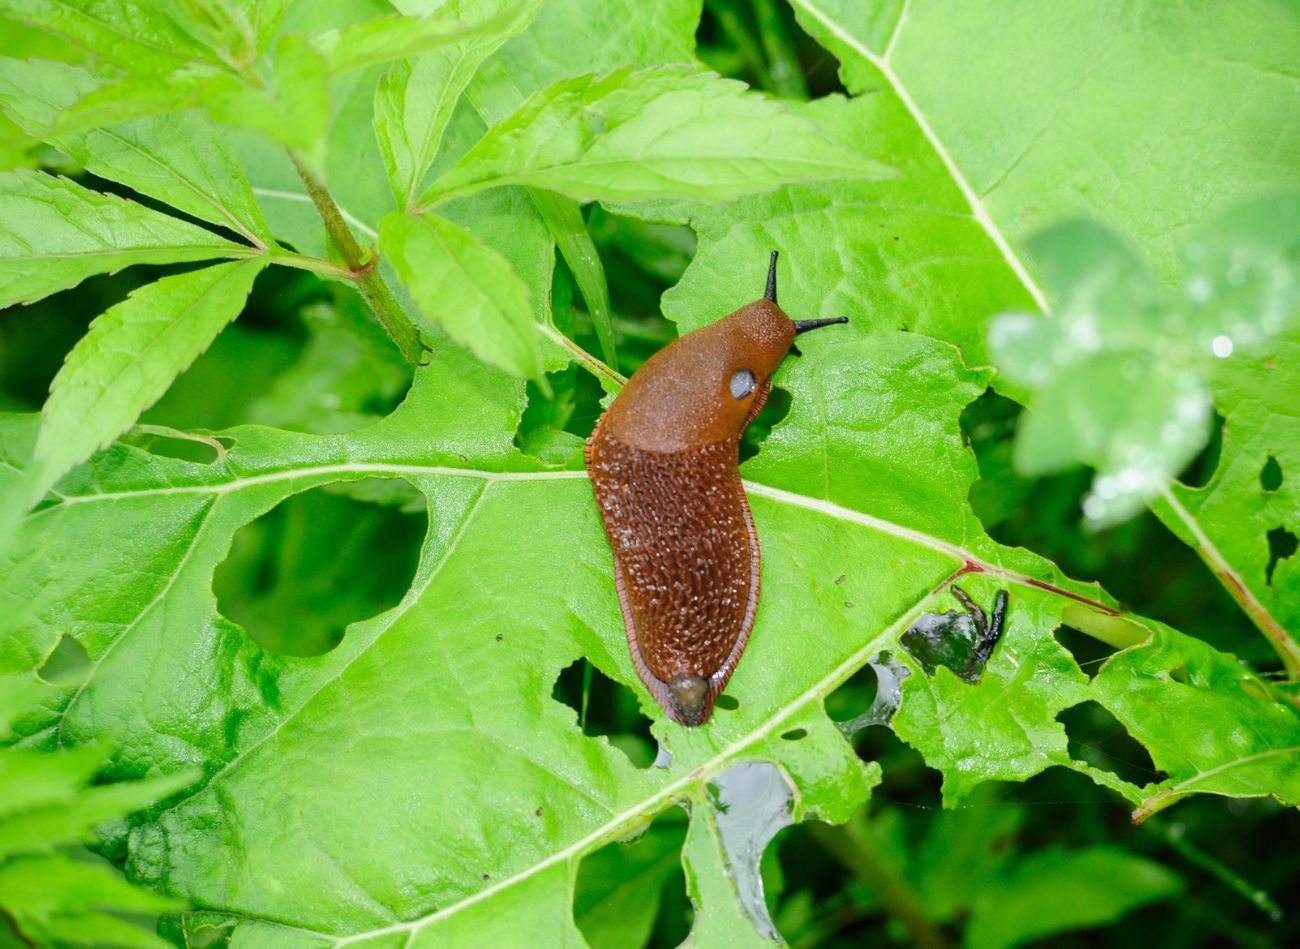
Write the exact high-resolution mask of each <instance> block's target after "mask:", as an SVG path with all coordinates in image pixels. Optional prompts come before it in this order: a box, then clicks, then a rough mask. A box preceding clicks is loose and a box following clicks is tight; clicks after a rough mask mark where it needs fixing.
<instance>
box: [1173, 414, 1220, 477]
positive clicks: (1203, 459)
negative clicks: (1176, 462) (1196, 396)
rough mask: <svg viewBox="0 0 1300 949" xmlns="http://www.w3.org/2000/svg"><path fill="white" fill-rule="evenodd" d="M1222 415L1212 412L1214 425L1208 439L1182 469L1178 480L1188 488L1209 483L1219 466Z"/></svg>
mask: <svg viewBox="0 0 1300 949" xmlns="http://www.w3.org/2000/svg"><path fill="white" fill-rule="evenodd" d="M1223 424H1224V419H1223V416H1222V415H1220V414H1219V413H1218V412H1215V413H1214V427H1213V428H1212V429H1211V430H1210V440H1209V441H1208V442H1206V443H1205V447H1204V448H1202V449H1201V451H1200V453H1199V454H1197V456H1196V457H1195V458H1193V459H1192V460H1191V462H1190V463H1188V465H1187V467H1186V468H1184V469H1183V471H1182V474H1181V475H1180V476H1179V478H1178V480H1179V481H1181V482H1182V483H1183V484H1185V485H1187V486H1188V487H1189V488H1203V487H1205V486H1206V485H1207V484H1209V483H1210V479H1211V478H1213V477H1214V472H1215V471H1216V470H1217V469H1218V467H1219V455H1220V454H1221V453H1222V452H1223Z"/></svg>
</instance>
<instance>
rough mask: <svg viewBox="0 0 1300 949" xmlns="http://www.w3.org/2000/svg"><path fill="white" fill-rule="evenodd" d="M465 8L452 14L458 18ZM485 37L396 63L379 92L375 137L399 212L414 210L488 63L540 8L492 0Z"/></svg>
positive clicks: (474, 34) (465, 38) (471, 35)
mask: <svg viewBox="0 0 1300 949" xmlns="http://www.w3.org/2000/svg"><path fill="white" fill-rule="evenodd" d="M463 6H465V4H455V5H451V6H449V7H448V8H444V9H449V10H451V11H454V12H459V11H460V10H461V8H462V7H463ZM473 6H474V7H475V8H482V9H486V10H487V11H488V12H489V15H488V16H487V18H486V20H485V21H484V22H485V24H488V25H490V26H491V28H490V29H485V30H483V31H470V32H468V33H466V34H464V35H460V36H458V37H457V38H455V39H454V40H452V41H450V42H449V43H447V45H445V46H443V47H441V48H438V49H435V50H433V51H432V52H430V53H428V54H426V55H424V56H420V57H418V58H415V59H404V60H402V61H400V62H396V63H394V64H393V65H392V67H391V68H390V69H389V70H388V72H387V74H386V75H385V76H384V78H383V79H382V80H380V83H379V88H378V89H377V90H376V92H375V120H374V121H375V134H376V136H377V137H378V138H379V148H380V151H381V152H382V153H383V156H384V165H385V167H386V168H387V170H388V178H389V181H390V183H391V184H392V187H393V194H394V195H395V196H396V197H397V202H398V205H399V207H401V208H403V209H410V208H412V207H413V206H414V203H415V197H416V195H417V194H418V193H419V190H420V185H421V183H422V181H423V178H424V175H425V173H426V172H427V171H428V170H429V167H430V166H431V165H432V164H433V159H434V157H435V156H436V155H437V152H438V145H439V144H440V143H441V141H442V137H443V133H444V132H445V131H446V128H447V123H448V122H450V121H451V113H452V110H453V109H454V108H455V107H456V103H457V102H458V101H459V100H460V95H461V93H462V92H463V91H464V90H465V87H466V86H467V85H468V84H469V81H470V80H471V79H472V78H473V77H474V74H475V72H476V71H477V70H478V68H479V66H480V65H482V63H483V61H484V60H485V59H487V58H488V57H489V56H491V55H492V53H494V52H495V51H496V50H497V49H498V48H499V47H500V46H501V44H503V43H504V42H506V40H508V39H510V38H511V37H513V36H516V35H518V34H519V33H521V32H522V31H523V30H524V29H525V28H526V27H527V26H528V24H529V23H531V22H532V20H533V18H534V17H535V16H537V11H538V10H539V9H540V3H538V2H536V0H530V2H527V3H517V2H515V0H492V2H491V3H486V4H476V5H473Z"/></svg>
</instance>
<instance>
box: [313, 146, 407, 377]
mask: <svg viewBox="0 0 1300 949" xmlns="http://www.w3.org/2000/svg"><path fill="white" fill-rule="evenodd" d="M289 158H290V160H291V161H292V162H293V167H294V168H295V169H296V170H297V172H298V177H299V178H301V179H302V183H303V185H304V186H305V187H306V188H307V194H308V195H309V196H310V197H311V200H312V203H313V204H315V205H316V210H317V212H318V213H319V214H320V216H321V220H322V221H324V222H325V230H326V232H327V233H328V234H329V236H330V239H331V240H333V241H334V246H335V247H337V248H338V250H339V253H340V254H341V255H342V257H343V262H344V263H345V264H346V265H347V271H346V272H345V274H344V275H345V276H348V277H349V278H350V279H351V280H352V281H353V282H354V283H355V284H356V287H357V291H358V292H359V293H360V294H361V297H362V299H364V300H365V301H366V304H367V305H368V306H369V307H370V309H371V311H372V312H373V313H374V314H375V316H376V317H377V318H378V319H379V322H380V323H381V324H382V325H383V327H384V330H385V331H386V332H387V333H388V335H389V337H390V338H391V339H392V341H393V342H394V343H395V344H396V345H397V348H398V349H399V350H400V351H401V353H402V356H403V358H405V359H406V361H407V362H409V363H410V364H411V365H413V366H418V365H420V363H421V362H422V361H423V355H424V346H423V345H422V344H421V342H420V336H419V332H418V331H417V330H416V328H415V325H414V324H413V323H412V322H411V321H410V319H409V318H408V317H407V315H406V313H405V312H403V310H402V307H401V305H400V304H398V302H397V299H396V298H395V297H394V296H393V292H392V290H390V289H389V288H388V284H387V283H386V282H385V281H384V278H383V275H382V274H380V272H379V268H378V267H377V266H376V263H377V261H378V258H377V256H376V255H375V254H374V252H373V251H367V250H363V249H362V248H361V245H360V244H358V243H357V239H356V237H354V236H353V234H352V229H351V228H349V227H348V223H347V221H345V220H344V219H343V212H342V211H340V210H339V206H338V205H337V204H335V203H334V197H333V195H331V194H330V193H329V189H328V188H326V187H325V184H324V183H323V182H322V181H321V180H320V179H318V178H317V177H316V176H315V175H314V174H312V172H311V171H310V170H309V169H308V168H307V167H306V166H305V165H304V164H303V163H302V161H301V160H300V159H299V158H298V156H297V155H295V154H294V153H293V152H290V153H289Z"/></svg>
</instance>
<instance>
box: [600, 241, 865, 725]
mask: <svg viewBox="0 0 1300 949" xmlns="http://www.w3.org/2000/svg"><path fill="white" fill-rule="evenodd" d="M776 259H777V254H776V252H775V251H773V252H772V259H771V263H770V265H769V268H768V275H767V292H766V294H765V295H764V298H763V299H761V300H758V301H756V302H754V303H751V304H749V306H745V307H742V308H740V309H739V310H737V311H736V312H734V313H732V314H730V315H729V316H725V317H723V318H722V319H721V320H719V321H718V322H716V323H714V324H713V325H711V326H706V327H704V328H702V329H698V330H696V331H694V332H693V333H687V334H686V335H685V336H682V337H680V338H678V339H676V340H674V341H673V342H671V343H669V344H668V345H667V346H665V347H664V348H663V349H661V350H660V351H659V352H657V353H655V355H654V356H652V357H651V358H650V359H649V360H647V361H646V363H645V364H644V365H643V366H642V367H641V368H640V369H638V370H637V371H636V372H635V373H634V374H633V375H632V378H631V379H629V380H628V382H627V385H626V386H625V387H624V388H623V391H622V392H620V393H619V394H618V396H617V398H615V399H614V402H613V404H612V405H611V406H610V407H609V411H607V412H606V413H605V414H604V415H602V416H601V418H600V421H599V422H597V423H596V429H595V431H594V432H593V433H592V435H591V438H590V439H588V441H587V448H586V459H587V471H588V473H589V474H590V475H591V482H592V485H593V487H594V488H595V492H596V504H597V507H598V508H599V510H600V518H601V521H602V522H603V524H604V526H605V533H606V535H607V536H608V537H609V543H610V547H611V548H613V551H614V581H615V585H616V587H617V590H618V602H619V606H620V608H621V609H622V611H623V624H624V626H625V627H626V629H627V641H628V645H629V646H630V647H631V650H632V659H633V661H634V662H635V663H636V669H637V673H638V674H639V675H640V676H641V681H642V682H644V683H645V684H646V688H648V689H649V690H650V694H651V695H653V696H654V699H655V701H656V702H658V703H659V705H660V706H661V707H662V708H663V709H664V711H666V712H667V713H668V717H669V718H671V719H672V720H673V721H676V722H680V723H681V724H683V725H702V724H704V723H705V722H707V721H708V720H709V716H710V715H712V714H713V703H714V702H715V701H716V699H717V697H718V695H719V694H720V693H721V692H722V690H723V688H724V687H725V686H726V684H727V679H729V678H730V677H731V673H732V671H733V670H734V669H735V668H736V662H737V661H738V660H739V659H740V654H741V652H742V650H744V648H745V643H746V641H747V640H748V639H749V632H750V629H751V628H752V627H753V625H754V613H755V611H756V609H757V607H758V586H759V572H758V559H759V554H758V535H757V534H756V533H755V531H754V519H753V517H752V515H751V514H750V511H749V503H748V502H747V501H746V499H745V491H744V487H743V486H742V484H741V480H740V467H739V465H740V437H741V435H742V434H743V433H744V431H745V428H746V427H747V426H748V425H749V423H750V422H752V421H753V420H754V416H756V415H757V414H758V412H759V409H761V408H762V407H763V403H764V401H766V399H767V393H768V389H769V387H770V386H771V379H772V373H773V372H775V371H776V368H777V366H779V365H780V364H781V360H782V359H784V358H785V356H786V354H787V353H790V352H793V353H795V354H796V355H797V354H798V352H799V350H798V349H797V348H796V347H795V345H794V338H795V336H796V335H797V334H799V333H803V332H806V331H807V330H810V329H815V328H817V327H819V326H826V325H828V324H831V323H847V322H848V319H847V318H846V317H842V316H841V317H836V318H834V319H825V320H791V319H790V318H789V317H788V316H786V315H785V313H784V312H783V311H782V310H781V308H780V307H779V306H777V304H776Z"/></svg>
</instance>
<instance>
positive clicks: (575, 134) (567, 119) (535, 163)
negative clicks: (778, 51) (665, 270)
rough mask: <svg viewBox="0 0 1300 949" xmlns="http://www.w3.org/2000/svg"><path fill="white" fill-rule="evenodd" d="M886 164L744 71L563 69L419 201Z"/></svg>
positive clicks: (741, 185) (731, 191)
mask: <svg viewBox="0 0 1300 949" xmlns="http://www.w3.org/2000/svg"><path fill="white" fill-rule="evenodd" d="M886 174H888V170H887V169H885V168H884V167H883V166H881V165H879V164H877V163H876V162H873V161H871V160H870V159H867V158H865V157H862V156H860V155H858V154H855V153H853V152H850V151H848V150H846V149H841V148H839V147H838V146H835V145H832V144H831V143H829V142H827V141H825V140H824V139H822V138H821V136H820V135H818V134H817V131H816V129H815V128H813V127H812V126H810V125H808V124H807V123H806V122H804V121H802V120H800V119H797V118H795V117H794V116H792V115H790V114H788V113H786V112H785V111H784V110H783V109H781V107H780V106H778V105H777V104H776V103H773V102H771V101H769V100H765V99H763V98H761V97H759V96H754V95H746V94H745V92H744V86H743V85H742V84H740V83H737V82H734V81H731V80H725V79H721V78H719V77H718V76H716V75H714V74H712V73H702V72H697V71H695V70H694V69H692V68H689V67H681V66H678V67H672V66H666V67H660V68H657V69H648V70H642V71H634V70H632V69H630V68H624V69H621V70H616V71H615V72H612V73H609V74H607V75H605V76H601V77H597V76H580V77H577V78H574V79H568V80H563V81H561V82H558V83H556V84H554V85H553V86H550V87H548V88H547V89H545V90H544V91H542V92H539V93H537V94H536V95H534V96H532V97H531V98H530V99H528V101H526V102H525V103H524V105H523V106H522V107H521V108H520V110H519V111H518V112H516V113H515V114H514V115H513V116H512V117H511V118H509V119H507V120H506V121H505V122H502V123H500V124H498V125H495V126H493V127H492V128H491V129H490V130H489V131H488V134H487V135H485V136H484V137H483V139H482V140H481V141H479V143H478V144H477V145H475V146H474V148H472V149H471V150H470V151H469V153H468V154H467V155H466V156H465V157H464V158H462V159H461V161H460V162H459V163H458V164H457V166H456V167H455V168H453V169H452V170H451V171H449V172H447V173H446V174H444V175H443V176H442V177H441V178H439V179H437V180H436V181H434V183H433V184H432V185H431V186H430V188H429V190H428V191H426V192H425V194H424V195H423V196H422V197H421V199H420V202H421V204H423V205H429V204H435V203H438V202H440V201H445V200H447V199H448V198H449V197H452V196H459V195H468V194H473V193H474V192H476V191H479V190H482V189H483V188H490V187H496V186H499V185H504V184H523V185H529V186H531V187H536V188H544V189H546V190H550V191H558V192H560V193H561V194H567V195H568V196H569V197H572V198H576V199H578V200H580V201H591V200H597V199H599V200H603V201H635V200H639V199H647V198H656V197H663V196H673V195H680V196H692V197H698V198H702V199H704V200H709V201H720V200H723V199H725V198H728V197H734V196H736V195H739V194H744V193H745V192H748V191H761V190H765V189H769V188H773V187H775V186H776V185H778V184H780V183H782V182H784V181H788V180H798V179H820V178H878V177H882V176H884V175H886Z"/></svg>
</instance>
